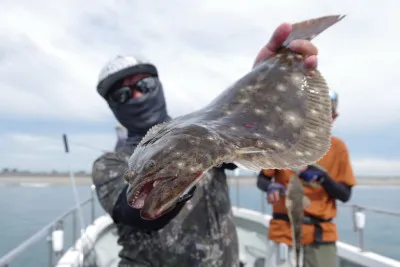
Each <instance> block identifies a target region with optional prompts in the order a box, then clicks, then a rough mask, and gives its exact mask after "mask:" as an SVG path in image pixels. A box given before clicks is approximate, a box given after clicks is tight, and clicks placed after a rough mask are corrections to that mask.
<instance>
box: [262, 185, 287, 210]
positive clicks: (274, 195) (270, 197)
mask: <svg viewBox="0 0 400 267" xmlns="http://www.w3.org/2000/svg"><path fill="white" fill-rule="evenodd" d="M285 191H286V187H285V186H284V185H282V184H280V183H271V184H270V185H269V186H268V190H267V201H268V203H269V204H272V205H273V204H275V203H276V202H278V200H279V198H280V196H281V195H283V194H285Z"/></svg>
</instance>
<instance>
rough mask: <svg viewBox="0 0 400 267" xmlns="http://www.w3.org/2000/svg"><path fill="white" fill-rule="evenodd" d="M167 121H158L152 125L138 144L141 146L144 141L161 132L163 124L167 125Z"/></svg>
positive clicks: (146, 141) (151, 139)
mask: <svg viewBox="0 0 400 267" xmlns="http://www.w3.org/2000/svg"><path fill="white" fill-rule="evenodd" d="M167 124H168V122H163V123H159V124H156V125H154V126H153V127H151V128H150V129H149V130H148V131H147V133H146V135H145V136H144V137H143V138H142V140H141V141H140V143H139V144H138V146H143V145H145V144H146V143H148V142H149V141H153V139H154V137H155V136H156V135H157V134H158V133H159V132H161V130H162V129H163V128H165V126H167Z"/></svg>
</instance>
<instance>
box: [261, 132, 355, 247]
mask: <svg viewBox="0 0 400 267" xmlns="http://www.w3.org/2000/svg"><path fill="white" fill-rule="evenodd" d="M316 164H318V165H320V166H322V167H323V168H325V170H326V171H327V172H328V174H329V176H330V177H331V178H332V179H333V180H335V181H336V182H340V183H344V184H346V185H348V186H354V185H355V184H356V179H355V177H354V174H353V170H352V168H351V164H350V159H349V153H348V150H347V147H346V145H345V144H344V142H343V141H342V140H341V139H339V138H336V137H332V139H331V147H330V149H329V151H328V153H327V154H326V155H325V156H324V157H323V158H322V159H321V160H319V161H318V162H317V163H316ZM263 173H264V175H266V176H274V177H275V182H277V183H280V184H283V185H284V186H287V185H288V182H289V179H290V177H291V176H292V175H293V172H292V171H291V170H274V169H272V170H263ZM304 194H305V195H306V196H307V197H308V198H309V199H310V201H311V205H310V206H309V207H308V208H306V209H305V212H306V213H308V214H310V215H312V216H315V217H318V218H321V219H330V218H334V217H336V214H337V210H336V201H335V200H334V199H332V198H330V197H329V196H328V194H327V193H326V192H325V190H324V189H323V188H322V187H317V188H311V187H304ZM273 212H274V213H284V214H287V209H286V207H285V197H281V198H280V199H279V201H278V202H277V203H276V204H274V205H273ZM321 228H322V230H323V235H322V239H323V241H325V242H333V241H337V240H338V233H337V229H336V224H335V223H334V222H323V223H321ZM302 230H303V237H302V244H304V245H307V244H311V243H313V241H314V231H315V227H314V226H313V225H306V224H303V226H302ZM291 236H292V234H291V229H290V224H289V222H287V221H284V220H274V219H273V220H271V222H270V226H269V233H268V238H269V239H271V240H273V241H275V242H278V243H285V244H288V245H290V246H291V245H292V238H291Z"/></svg>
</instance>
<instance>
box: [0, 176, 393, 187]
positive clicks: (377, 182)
mask: <svg viewBox="0 0 400 267" xmlns="http://www.w3.org/2000/svg"><path fill="white" fill-rule="evenodd" d="M75 182H76V184H77V185H91V184H92V178H91V177H90V176H89V175H76V176H75ZM357 182H358V185H374V186H400V179H399V178H389V177H388V178H379V177H363V178H358V179H357ZM237 183H239V185H240V186H246V185H247V186H249V185H255V183H256V177H254V176H240V177H238V178H236V177H233V176H228V184H229V185H233V186H235V185H236V184H237ZM24 184H29V185H36V186H40V185H69V184H71V181H70V178H69V176H61V175H60V176H54V175H53V176H52V175H48V176H44V175H41V176H36V175H0V185H24Z"/></svg>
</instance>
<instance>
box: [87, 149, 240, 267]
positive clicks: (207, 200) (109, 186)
mask: <svg viewBox="0 0 400 267" xmlns="http://www.w3.org/2000/svg"><path fill="white" fill-rule="evenodd" d="M134 149H135V146H125V147H123V148H121V149H119V150H118V151H117V152H116V153H106V154H104V155H103V156H101V157H100V158H99V159H97V160H96V161H95V162H94V165H93V174H92V177H93V182H94V184H95V185H96V191H97V196H98V199H99V201H100V203H101V205H102V207H103V208H104V209H105V210H106V211H107V212H108V213H109V214H110V215H112V214H113V210H114V206H115V204H116V202H117V199H118V197H119V195H120V194H121V192H122V191H123V189H124V188H125V186H126V184H125V182H124V180H123V174H124V172H125V171H126V169H127V168H128V158H129V156H130V155H131V154H132V153H133V151H134ZM116 225H117V229H118V234H119V240H118V243H119V244H120V245H121V246H122V250H121V251H120V253H119V256H120V263H119V266H120V267H122V266H139V267H141V266H143V267H144V266H153V267H158V266H164V267H172V266H174V267H176V266H182V267H186V266H187V267H197V266H199V267H200V266H201V267H207V266H210V267H211V266H213V267H232V266H235V267H236V266H239V257H238V240H237V233H236V228H235V225H234V221H233V215H232V211H231V203H230V199H229V190H228V185H227V181H226V175H225V172H224V170H223V169H221V168H213V169H211V170H210V171H209V172H208V173H207V174H206V177H205V178H204V179H203V180H202V181H201V182H200V183H199V184H198V185H197V189H196V192H195V194H194V196H193V197H192V198H191V199H190V200H188V201H187V203H186V204H185V205H184V207H183V208H182V210H181V211H180V212H179V213H178V215H177V216H176V217H175V218H174V219H172V221H171V222H170V223H169V224H167V225H166V226H165V227H164V228H162V229H161V230H158V231H144V230H142V229H137V228H134V227H132V226H128V225H123V224H119V223H117V224H116Z"/></svg>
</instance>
